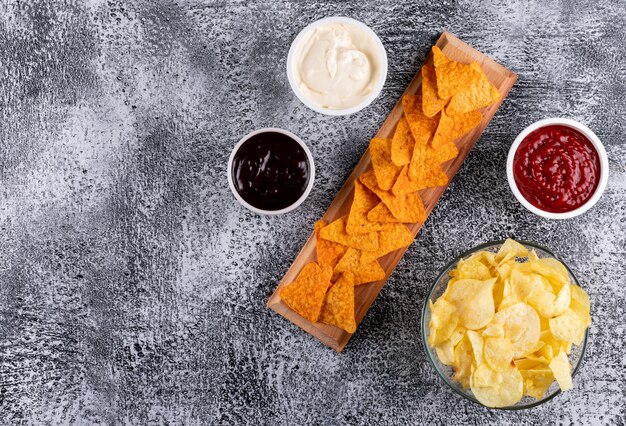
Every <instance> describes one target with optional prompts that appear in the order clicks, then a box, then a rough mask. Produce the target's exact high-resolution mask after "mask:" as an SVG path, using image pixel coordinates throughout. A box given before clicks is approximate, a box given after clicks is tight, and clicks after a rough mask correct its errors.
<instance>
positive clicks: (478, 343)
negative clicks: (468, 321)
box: [467, 330, 485, 365]
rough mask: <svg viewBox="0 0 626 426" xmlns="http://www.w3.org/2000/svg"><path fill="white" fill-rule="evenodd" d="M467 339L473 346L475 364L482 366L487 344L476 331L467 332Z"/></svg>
mask: <svg viewBox="0 0 626 426" xmlns="http://www.w3.org/2000/svg"><path fill="white" fill-rule="evenodd" d="M467 338H468V339H469V341H470V343H471V344H472V353H473V354H474V362H476V364H477V365H480V364H482V363H483V361H484V360H483V347H484V344H485V343H484V341H483V337H482V336H481V335H480V333H477V332H476V331H474V330H467Z"/></svg>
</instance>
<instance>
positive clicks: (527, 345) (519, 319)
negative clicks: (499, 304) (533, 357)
mask: <svg viewBox="0 0 626 426" xmlns="http://www.w3.org/2000/svg"><path fill="white" fill-rule="evenodd" d="M493 321H494V322H495V323H500V324H502V326H503V327H504V337H506V338H507V339H509V340H510V341H511V343H513V357H514V358H521V357H523V356H525V355H528V354H529V353H532V351H533V348H534V347H535V345H536V344H537V342H539V334H540V333H541V328H540V324H539V315H537V312H535V310H534V309H533V308H531V307H530V306H529V305H527V304H526V303H524V302H519V303H516V304H515V305H512V306H509V307H507V308H505V309H503V310H501V311H499V312H497V313H496V314H495V315H494V317H493Z"/></svg>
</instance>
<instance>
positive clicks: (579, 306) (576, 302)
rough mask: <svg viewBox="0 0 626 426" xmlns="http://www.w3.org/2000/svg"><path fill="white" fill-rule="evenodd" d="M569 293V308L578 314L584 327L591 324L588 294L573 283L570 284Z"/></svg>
mask: <svg viewBox="0 0 626 426" xmlns="http://www.w3.org/2000/svg"><path fill="white" fill-rule="evenodd" d="M570 293H571V299H570V309H571V310H572V311H574V312H575V313H576V315H578V318H580V320H581V322H582V323H583V324H584V326H585V328H587V327H589V326H590V325H591V316H590V315H589V311H590V308H591V305H590V303H589V296H588V295H587V293H586V292H585V290H583V289H582V288H580V287H578V286H577V285H574V284H570Z"/></svg>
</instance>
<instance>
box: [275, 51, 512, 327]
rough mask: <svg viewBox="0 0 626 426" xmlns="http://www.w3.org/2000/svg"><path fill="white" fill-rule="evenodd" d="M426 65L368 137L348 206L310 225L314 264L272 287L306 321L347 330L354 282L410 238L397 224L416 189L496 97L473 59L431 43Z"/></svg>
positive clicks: (378, 274) (417, 200) (433, 181)
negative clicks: (367, 165) (383, 130)
mask: <svg viewBox="0 0 626 426" xmlns="http://www.w3.org/2000/svg"><path fill="white" fill-rule="evenodd" d="M433 62H434V67H433V66H430V65H424V66H423V67H422V86H421V87H422V90H421V93H418V94H416V95H406V96H404V97H403V98H402V107H403V110H404V114H403V117H402V118H401V119H400V121H399V122H398V124H397V126H396V129H395V132H394V135H393V137H392V138H374V139H372V141H371V142H370V148H369V152H370V156H371V159H372V166H373V167H372V168H371V169H370V170H368V171H367V172H365V173H364V174H363V175H361V176H360V177H359V179H358V180H356V181H355V183H354V198H353V201H352V206H351V208H350V213H349V214H348V215H346V216H344V217H341V218H339V219H337V220H335V221H334V222H332V223H330V224H327V223H325V222H323V221H319V222H317V223H316V224H315V235H316V244H317V246H316V250H317V263H315V262H314V263H311V264H308V265H306V266H305V267H304V268H303V270H302V272H301V273H300V275H299V276H298V277H297V279H296V280H295V281H294V282H293V283H291V284H288V285H286V286H284V287H282V288H281V289H280V297H281V299H282V300H283V301H284V302H285V303H286V304H287V305H288V306H289V307H290V308H291V309H293V310H294V311H296V312H297V313H299V314H300V315H302V316H303V317H304V318H306V319H308V320H309V321H312V322H316V321H321V322H323V323H326V324H332V325H335V326H337V327H340V328H342V329H344V330H346V331H347V332H349V333H353V332H354V331H355V329H356V323H355V318H354V288H353V287H354V286H356V285H361V284H366V283H370V282H374V281H379V280H382V279H384V278H385V276H386V272H385V271H384V270H383V269H382V267H381V266H380V264H379V263H378V261H377V259H378V258H380V257H382V256H385V255H387V254H389V253H391V252H393V251H395V250H399V249H403V248H405V247H407V246H409V245H410V244H411V242H412V241H413V234H412V233H411V232H410V230H409V229H408V228H407V226H406V225H404V224H407V223H408V224H410V223H418V222H423V221H424V220H425V219H426V211H425V209H424V205H423V203H422V199H421V197H420V194H419V192H418V191H421V190H423V189H426V188H432V187H436V186H444V185H446V184H447V183H448V176H447V175H446V173H445V172H444V171H443V169H442V167H441V164H442V163H445V162H447V161H449V160H452V159H453V158H455V157H456V156H457V155H458V152H459V151H458V148H457V146H456V145H455V143H454V141H455V140H456V139H457V138H459V137H460V136H462V135H464V134H466V133H467V132H469V131H470V130H471V129H473V128H474V127H476V126H477V125H478V124H479V123H480V122H481V120H482V114H481V113H480V112H478V111H476V110H477V109H479V108H482V107H484V106H487V105H490V104H492V103H494V102H497V101H498V100H500V93H499V92H498V90H497V89H496V88H495V87H494V86H493V85H492V84H491V83H490V82H489V80H488V79H487V77H486V76H485V74H484V73H483V71H482V70H481V68H480V66H479V65H478V64H477V63H472V64H463V63H460V62H456V61H453V60H450V59H449V58H447V57H446V56H444V54H443V53H442V52H441V50H440V49H439V48H438V47H433Z"/></svg>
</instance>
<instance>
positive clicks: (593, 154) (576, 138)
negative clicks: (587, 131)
mask: <svg viewBox="0 0 626 426" xmlns="http://www.w3.org/2000/svg"><path fill="white" fill-rule="evenodd" d="M513 175H514V177H515V183H516V184H517V188H518V189H519V191H520V192H521V194H522V195H523V196H524V198H526V199H527V200H528V201H529V202H530V203H531V204H532V205H533V206H535V207H537V208H539V209H541V210H544V211H547V212H552V213H563V212H569V211H572V210H575V209H577V208H578V207H580V206H582V205H583V204H585V203H586V202H587V201H589V199H590V198H591V196H592V195H593V193H594V192H595V190H596V188H597V187H598V183H599V181H600V156H599V155H598V152H597V151H596V149H595V148H594V146H593V144H592V143H591V142H590V141H589V139H587V138H586V137H585V136H584V135H583V134H582V133H580V132H579V131H578V130H575V129H572V128H571V127H567V126H561V125H552V126H546V127H541V128H539V129H537V130H535V131H534V132H532V133H530V134H529V135H528V136H526V137H525V138H524V140H523V141H522V143H521V144H520V146H519V147H518V148H517V151H516V152H515V157H514V158H513Z"/></svg>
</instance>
